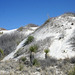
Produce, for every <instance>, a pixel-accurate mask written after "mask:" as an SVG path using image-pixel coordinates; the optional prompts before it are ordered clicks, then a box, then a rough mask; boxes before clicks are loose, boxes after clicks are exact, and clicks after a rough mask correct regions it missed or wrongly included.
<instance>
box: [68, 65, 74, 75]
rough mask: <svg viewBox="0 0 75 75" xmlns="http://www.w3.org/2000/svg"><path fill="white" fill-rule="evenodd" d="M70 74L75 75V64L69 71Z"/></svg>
mask: <svg viewBox="0 0 75 75" xmlns="http://www.w3.org/2000/svg"><path fill="white" fill-rule="evenodd" d="M68 75H75V66H74V67H73V69H71V70H70V71H69V72H68Z"/></svg>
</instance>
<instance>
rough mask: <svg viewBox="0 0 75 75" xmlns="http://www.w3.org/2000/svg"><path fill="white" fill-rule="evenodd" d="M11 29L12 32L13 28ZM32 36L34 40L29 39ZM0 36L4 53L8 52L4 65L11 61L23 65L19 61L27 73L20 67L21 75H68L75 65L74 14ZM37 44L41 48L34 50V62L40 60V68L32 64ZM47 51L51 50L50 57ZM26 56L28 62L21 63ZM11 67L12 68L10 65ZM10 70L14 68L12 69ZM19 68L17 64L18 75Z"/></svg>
mask: <svg viewBox="0 0 75 75" xmlns="http://www.w3.org/2000/svg"><path fill="white" fill-rule="evenodd" d="M8 32H9V33H10V31H8ZM29 37H31V38H33V40H31V41H28V39H29ZM0 39H1V40H0V48H1V49H3V51H4V54H5V55H7V56H5V57H4V58H3V60H2V61H1V62H3V63H2V65H3V64H5V62H6V61H8V63H9V65H11V63H12V62H14V63H15V64H13V63H12V64H13V65H16V66H17V67H19V64H22V65H23V66H24V69H23V72H24V73H22V71H19V70H18V73H19V72H20V73H19V74H21V75H22V74H25V73H27V75H29V74H30V75H68V73H69V70H70V69H71V68H73V67H74V64H75V57H74V56H75V14H74V13H65V14H63V15H60V16H58V17H53V18H50V19H48V20H47V21H46V22H45V23H44V24H43V25H41V26H40V27H38V26H36V25H34V24H28V25H27V26H24V27H20V28H18V29H16V30H15V31H12V32H11V33H10V34H8V33H4V32H3V34H1V36H0ZM16 41H18V42H19V43H18V44H17V42H16ZM6 43H7V44H6ZM33 47H34V48H35V50H37V51H36V52H35V53H34V52H31V53H32V54H33V55H34V56H33V57H34V58H35V59H36V60H35V63H34V64H35V65H36V63H37V62H39V63H40V66H38V67H39V68H38V67H37V66H36V67H34V66H32V65H31V63H30V61H31V60H30V49H31V50H32V49H34V48H33ZM45 50H49V51H48V56H46V54H45ZM22 57H24V58H26V62H25V61H24V60H23V61H24V62H23V61H21V62H20V60H21V59H22ZM46 57H47V59H46ZM2 65H1V66H2ZM7 65H8V64H7ZM8 67H9V68H10V66H8ZM1 68H2V67H1ZM3 68H4V67H3ZM3 68H2V69H3ZM5 68H7V66H5ZM25 68H26V70H27V71H26V70H25ZM31 68H33V70H31ZM36 69H38V70H39V71H37V70H36ZM3 70H5V69H3ZM10 70H12V68H11V69H10ZM16 70H17V69H16V67H15V66H14V72H15V75H16V74H17V71H16ZM28 70H29V72H28ZM33 73H35V74H33ZM8 74H9V73H8Z"/></svg>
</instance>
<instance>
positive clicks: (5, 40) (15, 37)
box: [0, 32, 24, 55]
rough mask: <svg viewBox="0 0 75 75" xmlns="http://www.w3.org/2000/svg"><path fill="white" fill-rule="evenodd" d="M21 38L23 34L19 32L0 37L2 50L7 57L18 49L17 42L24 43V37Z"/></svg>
mask: <svg viewBox="0 0 75 75" xmlns="http://www.w3.org/2000/svg"><path fill="white" fill-rule="evenodd" d="M21 36H22V34H19V32H15V33H11V34H3V35H2V36H0V48H1V49H3V50H4V54H5V55H7V54H9V53H10V52H11V51H13V50H14V49H15V48H16V46H17V42H16V41H22V39H23V38H24V37H21Z"/></svg>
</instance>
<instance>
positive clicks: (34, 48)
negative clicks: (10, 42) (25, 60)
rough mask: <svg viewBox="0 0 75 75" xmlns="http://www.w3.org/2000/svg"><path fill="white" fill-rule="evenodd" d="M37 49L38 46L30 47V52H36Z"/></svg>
mask: <svg viewBox="0 0 75 75" xmlns="http://www.w3.org/2000/svg"><path fill="white" fill-rule="evenodd" d="M37 49H38V46H37V45H33V46H30V48H29V50H30V51H31V52H36V51H37Z"/></svg>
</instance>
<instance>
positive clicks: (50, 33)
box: [10, 13, 75, 59]
mask: <svg viewBox="0 0 75 75" xmlns="http://www.w3.org/2000/svg"><path fill="white" fill-rule="evenodd" d="M74 31H75V16H74V15H72V14H70V13H68V14H67V13H66V14H63V15H61V16H58V17H54V18H50V19H48V20H47V21H46V22H45V23H44V24H43V25H42V26H40V27H39V28H38V29H36V30H35V31H34V32H33V33H32V34H30V35H31V36H33V37H34V38H35V40H34V41H33V42H32V43H30V44H28V45H26V46H24V47H23V49H22V50H20V51H18V53H19V54H18V53H16V54H18V55H23V54H25V52H26V54H25V55H28V54H29V47H30V46H31V45H34V44H37V45H38V47H39V48H38V52H37V53H36V55H35V57H37V58H39V59H41V58H42V59H44V49H47V48H48V49H49V50H50V52H49V56H51V57H53V58H57V59H65V58H71V57H73V56H75V51H74V49H75V45H74V43H75V42H74V35H75V34H74ZM26 39H27V37H26V38H25V39H24V41H22V42H23V43H24V42H25V41H26ZM22 42H21V43H22ZM21 43H20V44H21ZM23 43H22V45H23ZM20 44H19V45H20ZM21 47H22V46H21ZM21 47H20V48H21ZM18 50H19V49H18ZM10 58H11V57H10Z"/></svg>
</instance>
